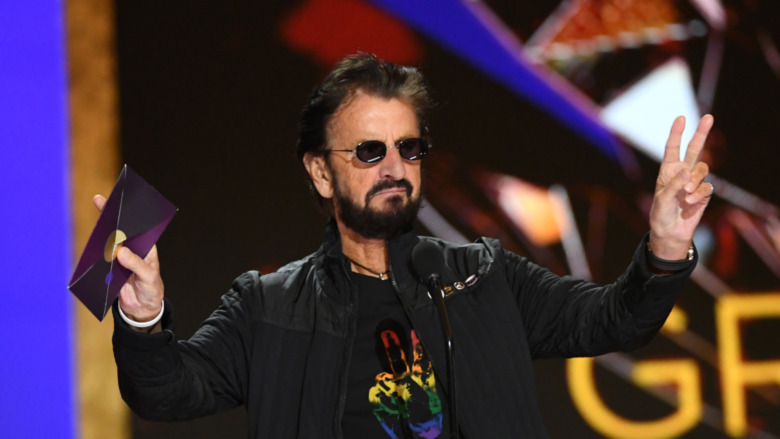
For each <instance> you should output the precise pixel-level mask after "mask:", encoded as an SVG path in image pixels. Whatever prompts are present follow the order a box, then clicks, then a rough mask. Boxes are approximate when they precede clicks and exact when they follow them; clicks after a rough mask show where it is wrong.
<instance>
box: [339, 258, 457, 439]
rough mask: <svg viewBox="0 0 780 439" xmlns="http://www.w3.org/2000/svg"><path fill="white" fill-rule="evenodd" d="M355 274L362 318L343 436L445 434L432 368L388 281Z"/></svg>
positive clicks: (423, 436)
mask: <svg viewBox="0 0 780 439" xmlns="http://www.w3.org/2000/svg"><path fill="white" fill-rule="evenodd" d="M351 275H352V278H353V280H354V281H355V282H357V287H358V305H357V307H358V317H357V319H358V320H357V334H356V336H355V343H354V346H353V348H352V360H351V362H350V365H349V378H348V384H347V400H346V405H345V407H344V419H343V421H342V427H343V430H344V437H345V438H348V439H351V438H398V439H401V438H404V439H406V438H426V439H432V438H439V439H444V438H447V437H448V436H449V435H448V432H446V431H443V430H444V427H445V426H446V423H445V419H444V413H445V412H446V409H445V405H444V401H443V399H442V395H441V394H440V393H439V392H437V388H436V377H435V375H434V373H433V368H432V367H431V363H430V360H429V359H428V357H427V356H426V354H425V352H424V350H423V347H422V344H421V343H420V341H419V340H418V338H417V335H416V333H415V332H414V330H413V329H412V325H411V322H410V321H409V318H408V317H407V316H406V313H405V312H404V309H403V306H402V305H401V302H400V300H399V299H398V296H397V295H396V294H395V291H393V287H392V285H391V283H390V281H383V280H380V279H378V278H375V277H371V276H365V275H362V274H358V273H351Z"/></svg>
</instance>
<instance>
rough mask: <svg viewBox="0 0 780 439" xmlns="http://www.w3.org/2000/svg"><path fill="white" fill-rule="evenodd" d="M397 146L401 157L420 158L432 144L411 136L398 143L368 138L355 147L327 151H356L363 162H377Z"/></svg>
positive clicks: (426, 153)
mask: <svg viewBox="0 0 780 439" xmlns="http://www.w3.org/2000/svg"><path fill="white" fill-rule="evenodd" d="M390 148H395V149H397V150H398V153H399V154H401V157H403V158H405V159H406V160H420V159H421V158H423V157H425V156H426V155H428V150H429V149H430V148H431V145H429V144H428V141H426V140H425V139H420V138H419V137H410V138H408V139H404V140H402V141H400V142H398V145H390V146H387V145H385V142H382V141H381V140H367V141H365V142H362V143H360V144H359V145H358V146H356V147H355V149H329V150H326V152H334V151H336V152H354V153H355V155H356V156H357V158H358V159H359V160H360V161H361V162H365V163H376V162H379V161H381V160H382V159H383V158H385V156H386V155H387V150H388V149H390Z"/></svg>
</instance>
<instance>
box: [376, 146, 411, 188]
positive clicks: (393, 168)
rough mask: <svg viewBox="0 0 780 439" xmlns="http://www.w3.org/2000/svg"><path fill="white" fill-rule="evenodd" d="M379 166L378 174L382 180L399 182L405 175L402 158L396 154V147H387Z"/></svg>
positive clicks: (398, 153)
mask: <svg viewBox="0 0 780 439" xmlns="http://www.w3.org/2000/svg"><path fill="white" fill-rule="evenodd" d="M379 165H380V166H381V168H380V173H381V176H382V177H383V178H389V179H391V180H401V179H402V178H404V176H405V175H406V169H405V168H404V158H403V157H401V153H400V152H398V147H397V146H395V145H391V146H388V147H387V152H386V153H385V158H384V159H382V161H381V162H379Z"/></svg>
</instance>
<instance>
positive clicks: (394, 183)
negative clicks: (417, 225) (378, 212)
mask: <svg viewBox="0 0 780 439" xmlns="http://www.w3.org/2000/svg"><path fill="white" fill-rule="evenodd" d="M392 188H402V189H406V196H409V197H410V196H412V184H411V183H409V180H407V179H401V180H384V181H381V182H379V183H377V184H376V185H374V187H372V188H371V190H369V191H368V193H367V194H366V204H368V202H369V201H370V200H371V199H372V198H374V196H376V194H378V193H379V192H381V191H383V190H385V189H392Z"/></svg>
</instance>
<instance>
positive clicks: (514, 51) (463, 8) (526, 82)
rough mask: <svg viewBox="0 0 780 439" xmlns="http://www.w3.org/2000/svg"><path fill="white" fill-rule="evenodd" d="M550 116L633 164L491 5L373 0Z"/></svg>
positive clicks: (447, 0) (591, 112)
mask: <svg viewBox="0 0 780 439" xmlns="http://www.w3.org/2000/svg"><path fill="white" fill-rule="evenodd" d="M371 2H372V3H374V4H376V5H378V6H379V7H381V8H383V9H385V10H387V11H389V12H390V13H392V14H395V15H396V16H398V17H399V18H400V19H401V20H403V21H404V22H406V23H407V24H409V25H411V26H412V27H414V28H416V29H417V30H418V31H419V32H421V33H424V34H427V35H428V36H429V37H431V38H433V39H434V40H436V41H438V42H439V43H440V44H442V45H443V46H444V47H447V48H448V49H449V50H451V51H453V52H455V53H456V54H457V55H458V56H460V57H462V58H464V59H465V60H466V61H468V62H469V63H471V64H472V65H474V66H475V67H476V68H478V69H480V70H481V71H482V72H483V73H485V74H486V75H488V76H489V77H491V78H493V79H494V80H496V81H498V82H500V83H502V84H504V86H506V87H507V88H509V89H510V90H512V91H513V92H515V93H517V94H518V95H520V96H522V97H524V98H525V99H528V100H529V101H531V102H532V103H533V104H534V105H536V106H538V107H539V108H540V109H542V110H543V111H545V112H547V113H548V114H551V115H552V116H553V117H555V118H556V119H558V120H559V121H560V122H561V123H562V124H563V125H565V126H567V127H569V128H570V129H571V130H573V131H574V132H576V133H578V134H579V135H580V136H582V137H584V138H585V139H587V140H588V141H589V142H590V143H592V144H593V145H595V146H596V147H597V148H598V149H599V150H601V152H602V153H603V154H605V155H606V156H608V157H610V158H612V159H615V160H618V161H620V162H622V164H623V165H624V166H631V163H632V159H630V158H629V157H627V156H626V154H625V151H624V150H623V147H622V146H621V144H620V143H619V142H618V141H617V140H616V138H615V136H613V135H612V134H611V133H610V132H609V130H607V129H606V128H605V127H604V126H603V125H602V124H601V123H600V122H599V120H598V117H597V115H596V114H595V112H594V110H593V109H589V106H590V105H591V104H588V103H587V102H585V100H584V99H581V98H579V97H577V96H576V93H577V92H576V91H575V90H574V89H572V87H570V86H568V85H567V84H564V82H563V80H562V79H561V80H556V79H555V78H553V77H552V76H550V75H546V76H545V75H543V74H542V73H541V72H540V70H539V69H540V68H539V67H536V66H533V65H531V64H530V63H529V62H528V61H527V60H526V59H525V58H524V57H523V55H522V45H521V44H520V42H519V41H518V40H517V38H516V37H515V36H514V35H513V34H511V31H510V30H509V29H507V28H506V27H505V26H504V25H503V24H502V23H501V22H500V21H499V20H498V18H497V17H496V16H495V15H493V13H492V12H491V11H489V10H488V9H486V8H487V6H485V5H483V4H481V3H478V2H469V1H460V0H428V1H424V2H421V1H415V0H371Z"/></svg>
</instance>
